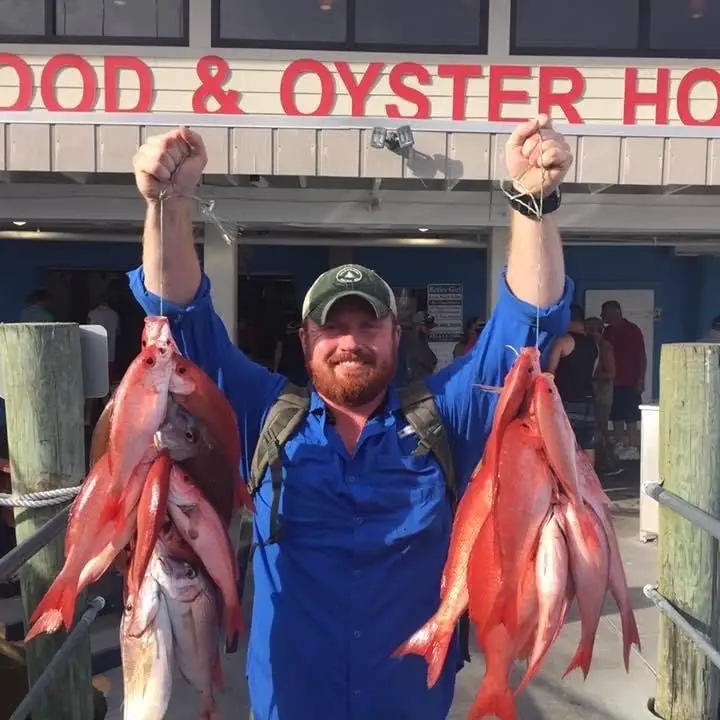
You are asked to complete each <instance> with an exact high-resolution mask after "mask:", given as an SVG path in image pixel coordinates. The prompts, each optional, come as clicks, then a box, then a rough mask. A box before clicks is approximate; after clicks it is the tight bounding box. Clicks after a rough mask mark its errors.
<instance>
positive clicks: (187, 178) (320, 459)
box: [129, 116, 573, 720]
mask: <svg viewBox="0 0 720 720" xmlns="http://www.w3.org/2000/svg"><path fill="white" fill-rule="evenodd" d="M506 155H507V165H508V172H509V175H510V177H511V178H521V179H522V189H523V190H526V191H528V192H530V193H534V194H535V195H536V196H537V197H538V199H540V198H541V197H543V196H544V198H545V199H544V201H543V202H544V209H545V213H546V214H545V215H544V216H543V218H542V220H541V221H538V220H537V219H536V218H534V217H530V216H529V215H528V214H527V213H523V211H522V206H521V205H520V204H518V203H517V202H515V203H511V208H512V210H511V215H512V222H511V231H510V234H511V242H510V247H509V257H508V265H507V270H506V271H505V272H504V273H503V276H502V278H501V284H500V294H499V299H498V303H497V306H496V307H495V309H494V312H493V314H492V316H491V318H490V320H489V322H488V325H487V327H486V329H485V332H484V333H483V334H482V336H481V338H480V340H479V341H478V342H477V344H476V345H475V347H474V348H473V349H472V351H471V352H469V353H468V354H467V355H465V356H464V357H462V358H459V359H458V360H457V361H455V362H454V363H453V364H452V365H450V366H449V367H447V368H444V369H443V370H441V371H440V372H438V373H436V374H434V375H432V376H430V377H429V378H428V379H427V382H428V385H429V388H430V390H431V391H432V393H433V396H434V399H435V402H436V404H437V407H438V409H439V412H440V415H441V417H442V419H443V422H444V425H445V428H446V431H447V435H448V438H449V442H450V446H451V449H452V453H453V460H454V467H455V473H456V476H457V481H458V484H459V486H460V487H459V489H460V491H461V492H462V490H463V489H464V486H465V485H466V484H467V481H468V478H469V477H470V475H471V473H472V470H473V469H474V467H475V465H476V464H477V462H478V461H479V459H480V457H481V455H482V451H483V447H484V444H485V441H486V438H487V435H488V432H489V430H490V426H491V422H492V416H493V412H494V409H495V405H496V403H497V396H496V395H494V394H492V393H488V392H483V391H482V390H480V389H478V388H475V387H474V386H475V385H477V384H485V385H493V386H497V385H501V384H502V382H503V378H504V376H505V374H506V373H507V371H508V369H509V368H510V366H511V364H512V362H513V359H514V355H513V353H512V351H511V350H509V349H508V346H513V347H516V348H519V347H522V346H525V345H528V344H534V343H535V328H536V317H539V328H540V332H539V342H540V345H541V347H542V348H543V349H546V348H547V347H548V345H549V344H550V343H551V342H552V341H553V340H554V339H555V338H557V337H560V336H562V335H564V334H565V332H566V330H567V327H568V322H569V304H570V300H571V298H572V295H573V284H572V281H570V280H569V279H567V278H566V277H565V269H564V262H563V252H562V246H561V241H560V237H559V234H558V231H557V228H556V226H555V223H554V221H553V218H552V216H551V215H549V213H550V212H552V210H553V209H554V208H556V207H557V205H558V204H559V193H558V192H557V187H558V186H559V184H560V182H561V181H562V179H563V178H564V176H565V174H566V173H567V171H568V169H569V167H570V165H571V163H572V155H571V153H570V149H569V147H568V145H567V143H566V142H565V141H564V139H563V138H562V137H561V136H560V135H558V134H557V133H555V132H554V131H553V130H552V128H551V127H550V123H549V120H548V119H547V118H546V117H544V116H543V117H540V118H538V119H536V120H533V121H530V122H527V123H523V124H522V125H520V126H519V127H518V128H517V129H516V130H515V132H514V133H513V135H512V136H511V138H510V140H509V141H508V145H507V152H506ZM206 162H207V157H206V153H205V149H204V145H203V142H202V139H201V137H200V136H199V135H197V134H195V133H193V132H191V131H189V130H187V129H185V128H181V129H178V130H177V131H173V132H170V133H168V134H166V135H163V136H158V137H155V138H150V139H149V140H148V142H147V144H146V145H144V146H143V147H142V148H141V149H140V150H139V151H138V154H137V155H136V157H135V160H134V169H135V176H136V181H137V185H138V189H139V191H140V193H141V194H142V195H143V197H144V198H145V199H146V201H147V214H146V220H145V234H144V245H143V265H142V267H141V268H138V269H137V270H134V271H133V272H131V273H130V274H129V277H130V285H131V288H132V291H133V293H134V295H135V297H136V298H137V300H138V302H139V303H140V305H141V306H142V307H143V308H144V310H145V311H146V312H147V313H148V314H153V315H155V314H159V313H160V309H161V304H160V298H159V294H160V293H161V289H162V293H163V295H164V300H163V303H162V310H163V313H164V314H165V315H167V316H168V318H169V319H170V322H171V326H172V329H173V333H174V336H175V338H176V340H177V342H178V345H179V347H180V349H181V350H182V352H184V353H185V354H186V355H187V356H188V357H190V358H191V359H192V360H194V361H195V362H196V363H198V364H199V365H200V366H201V367H202V368H203V369H204V370H205V371H206V372H207V373H208V374H209V375H210V377H212V378H213V379H214V380H215V381H216V382H217V383H218V385H219V386H220V387H221V388H222V389H223V391H224V392H225V393H226V395H227V397H228V398H229V399H230V401H231V403H232V405H233V407H234V408H235V411H236V413H237V416H238V420H239V425H240V432H241V436H242V437H241V439H242V443H243V448H244V459H243V467H242V470H243V474H244V476H245V477H246V478H247V477H249V476H250V464H251V461H252V457H253V453H254V451H255V448H256V445H257V442H258V436H259V433H260V430H261V427H262V425H263V422H264V420H265V418H266V416H267V413H268V410H269V409H270V407H271V406H272V405H273V403H274V401H275V400H276V398H277V397H278V395H279V393H280V392H281V390H282V389H283V387H284V385H285V379H284V378H283V377H281V376H280V375H278V374H275V373H273V372H271V371H270V370H268V369H267V368H265V367H262V366H260V365H258V364H255V363H253V362H251V361H250V360H249V359H248V358H247V357H246V356H245V355H243V354H242V352H240V351H239V350H238V349H237V348H236V347H235V346H234V345H233V344H232V342H231V341H230V339H229V338H228V334H227V332H226V330H225V327H224V325H223V323H222V321H221V320H220V318H219V316H218V315H217V314H216V313H215V310H214V309H213V305H212V301H211V298H210V283H209V281H208V278H207V277H206V276H205V275H204V274H203V273H202V272H201V268H200V264H199V262H198V258H197V255H196V253H195V249H194V244H193V232H192V225H191V218H192V215H193V213H192V210H193V207H192V203H193V201H192V200H191V199H188V196H190V195H192V194H193V193H194V191H195V185H196V184H197V183H198V181H199V180H200V178H201V174H202V171H203V169H204V167H205V163H206ZM165 190H167V191H168V192H169V197H168V198H167V199H166V200H165V201H164V206H163V229H164V239H163V242H161V239H160V200H159V198H160V195H161V193H162V192H163V191H165ZM538 273H539V274H540V277H538ZM483 282H484V278H478V283H479V284H482V283H483ZM538 308H539V310H538ZM302 321H303V327H302V334H301V340H302V344H303V350H304V353H305V357H306V362H307V365H308V370H309V375H310V378H311V385H310V409H309V412H308V414H307V416H306V418H305V419H304V420H303V422H302V424H301V425H300V427H299V428H298V430H297V431H296V432H295V433H294V434H293V435H292V436H291V437H290V438H289V440H288V441H287V443H286V444H285V445H284V446H283V448H282V455H281V458H282V471H283V484H282V495H281V503H280V510H279V514H280V521H281V523H282V534H281V535H280V538H279V541H278V542H277V543H271V544H263V543H265V542H266V541H267V539H268V537H269V535H270V516H271V512H270V505H271V501H272V488H271V483H270V482H269V481H268V480H267V477H266V478H265V480H264V481H263V483H262V485H261V487H260V491H259V494H258V496H257V498H256V508H257V511H256V516H255V521H254V522H255V527H254V532H255V541H256V543H257V550H256V552H255V554H254V557H253V574H254V583H255V595H254V602H253V617H252V628H251V633H250V639H249V647H248V656H247V677H248V683H249V689H250V698H251V704H252V710H253V712H254V716H255V718H256V720H403V719H404V718H408V719H410V718H412V720H442V719H444V718H446V717H447V715H448V712H449V709H450V706H451V704H452V698H453V691H454V685H455V673H456V670H457V666H458V644H457V641H456V640H455V641H454V642H453V643H452V645H451V648H450V651H449V654H448V660H447V662H446V664H445V669H444V672H443V674H442V676H441V678H440V680H439V682H438V683H437V685H435V687H433V688H432V689H428V688H427V684H426V675H427V666H426V663H425V661H424V660H423V659H422V658H418V657H405V658H402V659H397V658H392V657H391V655H392V653H393V651H394V650H395V649H396V648H397V647H398V646H399V645H400V644H401V643H402V642H403V641H404V640H406V639H407V638H408V637H409V636H410V635H411V634H412V633H413V632H414V631H415V630H417V629H418V628H419V627H420V626H421V625H422V624H423V623H424V622H425V621H426V620H427V619H428V618H429V617H430V616H431V615H432V614H433V612H434V611H435V610H436V608H437V606H438V602H439V592H440V577H441V573H442V568H443V564H444V562H445V558H446V556H447V551H448V544H449V537H450V529H451V524H452V511H451V507H450V503H449V501H448V496H447V494H446V485H445V482H444V478H443V474H442V471H441V470H440V466H439V464H438V462H437V461H436V458H435V457H434V456H433V455H432V454H415V455H414V454H413V450H415V449H416V448H417V444H418V439H417V437H416V436H415V435H414V434H413V433H412V432H407V430H408V428H407V422H406V421H405V419H404V418H403V417H402V414H401V413H400V405H399V401H398V392H397V390H396V389H395V388H394V387H392V384H391V380H392V378H393V376H394V373H395V369H396V362H397V347H398V340H399V335H400V329H399V327H398V323H397V316H396V306H395V301H394V297H393V293H392V290H391V289H390V287H389V286H388V285H387V284H386V283H385V282H384V281H383V280H382V279H381V278H380V277H379V276H378V275H376V274H375V273H374V272H372V271H371V270H369V269H368V268H364V267H361V266H358V265H352V264H350V265H346V266H343V267H341V268H334V269H333V270H330V271H328V272H326V273H324V274H323V275H322V276H320V278H318V280H317V281H316V283H315V284H314V285H313V286H312V287H311V288H310V290H309V291H308V294H307V296H306V298H305V302H304V304H303V312H302Z"/></svg>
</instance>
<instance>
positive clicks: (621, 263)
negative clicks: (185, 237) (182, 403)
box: [0, 0, 720, 399]
mask: <svg viewBox="0 0 720 720" xmlns="http://www.w3.org/2000/svg"><path fill="white" fill-rule="evenodd" d="M3 7H4V9H5V12H4V13H3V16H2V17H0V43H1V44H2V47H0V53H2V54H1V55H0V140H1V142H0V179H2V181H3V182H2V184H1V185H0V208H1V211H0V218H1V219H2V227H1V228H0V257H2V258H3V262H2V263H0V320H5V321H12V320H14V319H16V318H17V315H18V314H19V311H20V308H21V307H22V303H23V300H24V298H25V297H26V295H27V294H28V293H29V292H30V291H31V290H32V289H34V288H35V287H36V286H38V285H39V284H41V283H42V282H44V281H43V278H45V277H46V276H47V273H48V271H50V270H52V271H55V276H54V277H55V282H58V283H60V282H61V281H62V278H66V279H67V278H68V277H70V276H72V273H73V272H74V271H79V270H83V271H85V270H86V271H93V270H95V271H103V272H120V271H122V270H124V269H127V268H128V267H129V266H130V265H131V264H133V263H135V262H137V261H138V259H139V233H140V226H141V223H142V217H143V206H142V203H141V202H140V201H139V199H138V197H137V193H136V191H135V190H134V188H133V186H132V177H131V175H130V169H131V160H132V156H133V154H134V152H135V150H136V149H137V147H138V146H139V144H140V143H141V142H142V141H143V140H144V139H145V138H146V137H147V136H148V135H152V134H156V133H160V132H163V131H164V130H165V129H168V128H171V127H176V126H177V125H178V124H186V125H189V126H191V127H193V128H194V129H196V130H198V131H199V132H200V133H201V134H202V136H203V138H204V140H205V143H206V145H207V148H208V153H209V163H208V166H207V171H206V172H207V174H206V177H205V179H204V183H203V185H202V187H201V188H200V190H199V195H200V197H201V199H202V200H203V201H205V202H208V201H213V202H214V207H213V211H212V213H209V214H208V213H207V212H203V209H205V210H207V205H205V204H202V203H198V214H197V220H198V245H199V248H200V250H201V253H202V257H203V262H204V267H205V269H206V271H207V272H208V274H209V275H210V277H211V280H212V282H213V288H214V290H213V292H214V299H215V302H216V305H217V307H218V310H219V312H220V313H221V315H222V317H223V319H224V320H225V322H226V325H227V327H228V330H229V332H230V333H231V335H233V336H234V335H235V332H236V327H237V319H238V306H239V305H240V308H241V309H242V302H240V303H239V301H238V295H239V293H240V295H241V298H242V292H243V291H242V289H241V288H240V285H242V278H243V277H248V276H249V277H260V276H273V277H283V278H290V279H292V282H293V283H294V285H295V286H296V290H297V293H302V292H304V290H305V289H306V288H307V287H308V286H309V284H310V283H311V281H312V279H313V278H314V276H315V275H317V273H319V272H321V271H322V270H323V269H325V268H326V267H328V266H329V265H330V264H336V263H340V262H343V261H346V260H350V259H353V260H356V261H359V262H362V263H366V264H369V265H372V266H374V267H376V268H377V269H378V270H379V271H380V272H381V273H382V274H383V275H384V276H386V278H387V279H388V281H389V282H390V283H391V285H393V286H394V287H396V288H398V289H399V291H400V292H402V289H403V288H405V289H417V288H422V287H424V288H428V286H433V287H434V290H431V289H428V291H427V296H426V298H425V300H423V302H426V303H428V304H429V303H430V298H431V297H434V296H435V295H436V294H437V293H441V292H445V290H447V288H453V287H454V288H457V287H458V286H459V287H460V288H461V290H460V298H461V299H460V303H459V307H460V309H459V310H458V309H457V308H456V309H455V310H454V311H453V312H454V315H453V318H454V319H450V320H448V325H447V329H448V330H449V331H450V329H451V328H452V327H454V325H453V323H456V324H457V323H458V322H459V323H460V324H462V320H463V319H464V318H463V316H464V317H467V316H469V315H480V316H486V315H487V313H488V310H489V309H490V308H491V307H492V303H493V299H494V297H495V294H496V290H497V288H496V282H497V276H498V271H499V269H500V268H501V267H502V264H503V263H504V259H505V250H506V237H507V223H508V211H507V204H506V202H505V200H504V198H503V195H502V192H501V190H500V189H499V187H498V183H500V182H502V181H504V180H506V177H505V175H504V166H503V152H504V144H505V142H506V140H507V137H508V133H509V132H510V131H511V130H512V127H513V125H514V124H515V123H516V122H518V121H520V120H523V119H526V118H528V117H531V116H533V115H535V114H536V113H537V112H547V113H549V114H550V115H551V116H552V118H553V120H554V122H555V123H556V125H557V126H558V127H559V128H561V129H562V131H563V132H564V133H566V135H567V136H568V138H569V141H570V143H571V146H572V148H573V151H574V153H575V157H576V162H575V164H574V167H573V169H572V171H571V173H570V176H569V177H568V178H567V184H566V187H565V198H564V203H563V207H562V208H561V210H560V211H559V212H558V218H559V220H560V224H561V226H562V229H563V233H564V237H565V239H566V241H567V245H568V249H567V263H568V272H569V273H570V274H571V275H572V276H573V278H574V279H575V281H576V284H577V300H578V302H580V303H581V304H584V305H585V306H586V307H587V309H588V311H590V312H597V310H598V307H599V304H600V303H601V302H602V300H603V299H608V298H609V297H617V298H618V299H620V300H621V302H622V304H623V305H624V306H625V307H626V309H627V311H628V314H629V315H630V316H631V317H633V318H634V319H636V321H637V322H638V323H639V324H640V325H641V327H642V329H643V332H644V333H645V337H646V342H647V344H648V352H649V354H650V355H651V356H652V358H653V362H651V363H650V366H649V371H648V373H649V377H648V380H649V382H648V384H647V385H648V391H647V393H646V399H650V398H652V397H653V395H654V391H655V388H656V376H657V360H658V350H659V346H660V344H661V343H662V342H671V341H678V340H692V339H695V338H697V337H700V336H701V335H702V334H704V332H705V330H706V327H707V325H708V324H709V321H710V319H711V318H712V317H713V316H714V315H715V314H717V313H718V312H720V291H718V290H717V289H716V288H717V285H718V283H717V282H714V279H715V277H716V276H717V271H718V269H720V262H719V261H718V260H717V258H716V254H720V207H719V206H718V202H717V197H716V189H715V188H716V187H717V186H718V185H720V69H718V65H717V58H718V57H720V39H719V38H720V33H718V32H716V30H718V29H720V9H718V8H717V7H715V6H714V5H712V4H710V3H707V5H706V4H705V0H679V1H678V0H647V2H644V3H640V2H639V0H608V2H605V3H596V2H594V0H552V2H551V3H549V4H548V3H538V2H537V0H445V1H444V2H437V0H392V2H388V0H362V2H360V1H359V0H146V1H145V2H143V3H136V2H134V1H131V0H12V1H8V2H6V3H4V4H3ZM215 218H216V219H219V220H220V224H218V223H216V222H213V219H215ZM225 235H230V236H231V242H229V243H228V242H226V241H225V237H224V236H225ZM63 273H65V275H63ZM443 288H445V290H443ZM453 292H455V291H454V290H453ZM458 318H459V320H458Z"/></svg>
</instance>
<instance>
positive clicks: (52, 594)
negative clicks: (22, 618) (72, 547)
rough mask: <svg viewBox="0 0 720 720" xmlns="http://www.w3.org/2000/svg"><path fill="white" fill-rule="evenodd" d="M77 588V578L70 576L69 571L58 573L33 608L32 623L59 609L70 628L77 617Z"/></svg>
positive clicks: (64, 621) (67, 626)
mask: <svg viewBox="0 0 720 720" xmlns="http://www.w3.org/2000/svg"><path fill="white" fill-rule="evenodd" d="M76 588H77V580H76V579H75V578H70V577H68V575H67V572H65V573H61V574H60V575H58V577H57V578H55V580H54V582H53V583H52V585H50V587H49V588H48V590H47V592H46V593H45V595H44V596H43V598H42V600H40V602H39V603H38V604H37V607H36V608H35V610H33V613H32V615H31V616H30V620H29V622H30V624H31V625H33V624H34V623H36V622H37V620H38V619H39V618H40V617H41V616H43V615H45V614H46V613H47V612H48V611H58V612H59V613H60V616H61V618H62V620H63V623H64V624H65V627H66V628H67V629H68V630H70V628H71V626H72V621H73V619H74V617H75V600H76V596H77V593H76V592H75V591H76Z"/></svg>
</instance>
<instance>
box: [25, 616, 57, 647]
mask: <svg viewBox="0 0 720 720" xmlns="http://www.w3.org/2000/svg"><path fill="white" fill-rule="evenodd" d="M61 625H62V615H61V614H60V611H59V610H54V609H50V610H46V611H45V612H43V613H42V615H40V617H39V618H38V619H37V620H36V621H35V623H34V624H33V625H32V627H31V628H30V630H29V631H28V634H27V635H26V636H25V640H24V641H23V642H25V643H29V642H30V641H31V640H32V639H33V638H34V637H37V636H38V635H40V634H41V633H47V634H48V635H52V633H56V632H57V631H58V630H59V629H60V626H61Z"/></svg>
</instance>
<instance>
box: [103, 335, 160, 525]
mask: <svg viewBox="0 0 720 720" xmlns="http://www.w3.org/2000/svg"><path fill="white" fill-rule="evenodd" d="M173 367H174V365H173V360H172V354H171V353H170V352H169V351H168V350H165V349H163V348H159V347H157V346H154V345H153V346H149V347H147V348H145V349H144V350H143V351H142V352H141V353H140V354H139V355H138V356H137V357H136V358H135V360H133V362H132V363H131V365H130V367H129V368H128V370H127V372H126V373H125V376H124V377H123V379H122V382H121V383H120V386H119V387H118V389H117V392H116V394H115V399H114V408H113V412H112V422H111V427H110V449H109V451H108V460H109V467H110V472H111V474H112V484H111V495H112V496H113V497H114V498H115V499H116V500H117V501H119V499H120V495H121V494H122V491H123V489H124V487H125V485H126V484H127V482H128V479H129V478H130V476H131V474H132V472H133V470H134V469H135V466H136V465H137V464H138V463H139V462H140V460H141V458H142V456H143V454H144V453H145V451H146V450H147V448H148V446H149V445H150V444H151V443H152V441H153V436H154V435H155V433H156V432H157V430H158V428H159V427H160V425H161V424H162V422H163V419H164V418H165V413H166V411H167V403H168V392H169V386H170V377H171V375H172V372H173ZM112 519H113V517H112V516H110V517H108V516H107V515H105V516H104V517H103V520H104V521H110V520H112Z"/></svg>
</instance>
